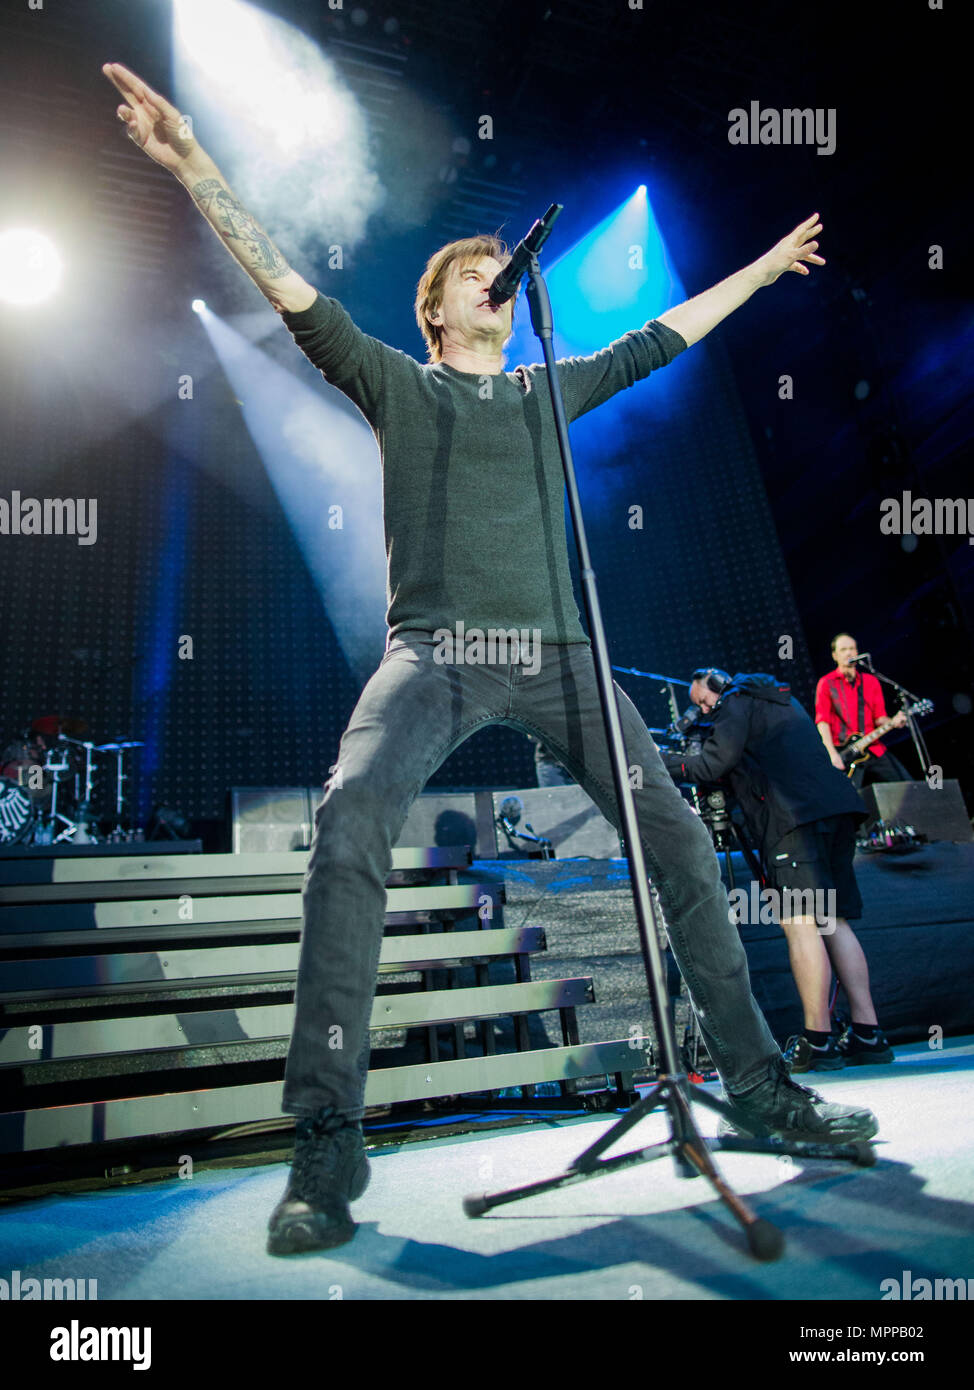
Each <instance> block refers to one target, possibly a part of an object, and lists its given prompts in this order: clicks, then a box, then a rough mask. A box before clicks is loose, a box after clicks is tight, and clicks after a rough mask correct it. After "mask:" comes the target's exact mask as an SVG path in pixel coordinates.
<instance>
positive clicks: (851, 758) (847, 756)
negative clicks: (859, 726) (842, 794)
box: [837, 700, 933, 777]
mask: <svg viewBox="0 0 974 1390" xmlns="http://www.w3.org/2000/svg"><path fill="white" fill-rule="evenodd" d="M906 713H907V715H908V716H909V717H910V718H911V719H912V718H913V717H914V716H916V715H920V714H932V713H933V701H932V700H917V702H916V704H915V705H911V706H910V708H909V709H908V710H907V711H906ZM895 718H896V716H895V714H894V715H893V716H892V717H891V718H889V719H883V720H882V721H881V722H880V723H879V724H877V725H876V727H875V729H873V730H872V731H871V732H870V733H868V734H853V735H852V736H851V737H850V738H847V739H846V741H845V743H843V744H841V745H840V746H839V748H838V749H837V752H838V753H839V756H840V757H841V758H842V761H843V762H844V763H845V765H846V767H847V768H848V769H849V770H848V772H847V773H846V776H847V777H851V776H852V774H853V773H854V772H855V770H856V768H857V767H858V766H859V764H860V763H864V762H865V761H866V759H867V758H868V757H869V745H870V744H871V743H875V742H876V740H877V739H879V738H882V737H883V734H888V733H889V731H890V729H891V728H892V727H893V720H894V719H895Z"/></svg>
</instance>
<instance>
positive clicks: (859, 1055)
mask: <svg viewBox="0 0 974 1390" xmlns="http://www.w3.org/2000/svg"><path fill="white" fill-rule="evenodd" d="M837 1047H838V1051H839V1054H840V1055H841V1056H842V1057H843V1058H844V1060H845V1062H846V1063H847V1065H848V1066H850V1067H868V1066H870V1065H879V1064H881V1063H883V1062H892V1061H893V1058H894V1057H895V1055H896V1054H895V1053H894V1052H893V1049H892V1048H891V1047H890V1045H889V1042H888V1040H887V1038H886V1035H885V1033H883V1032H882V1030H881V1029H879V1028H877V1029H876V1036H875V1038H874V1040H873V1041H872V1042H871V1043H869V1042H863V1040H862V1038H860V1036H859V1034H858V1033H854V1032H853V1031H852V1024H851V1023H850V1024H849V1025H848V1026H847V1027H846V1029H845V1032H844V1033H843V1034H842V1036H841V1037H840V1038H839V1041H838V1044H837Z"/></svg>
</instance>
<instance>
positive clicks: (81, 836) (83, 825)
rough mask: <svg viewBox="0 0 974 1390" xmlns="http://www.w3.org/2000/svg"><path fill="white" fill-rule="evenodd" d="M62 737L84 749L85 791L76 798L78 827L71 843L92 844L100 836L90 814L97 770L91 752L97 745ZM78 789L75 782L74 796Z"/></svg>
mask: <svg viewBox="0 0 974 1390" xmlns="http://www.w3.org/2000/svg"><path fill="white" fill-rule="evenodd" d="M63 738H64V742H65V743H73V744H75V745H76V746H77V747H78V748H83V749H84V750H85V793H84V796H83V797H81V798H80V799H79V800H78V806H77V810H76V811H75V815H76V816H77V817H78V821H77V827H78V828H77V834H76V835H75V837H74V841H73V843H74V844H76V845H94V844H97V843H98V842H99V840H100V838H101V837H100V835H99V834H98V826H97V822H96V821H95V820H94V818H93V816H92V814H91V793H92V789H93V785H94V775H95V773H96V772H97V771H98V764H97V763H96V762H95V761H94V758H93V754H94V753H95V752H97V749H98V745H97V744H95V743H88V742H82V740H81V739H77V738H68V737H67V735H63ZM79 791H80V787H78V786H77V783H76V787H75V796H76V797H77V795H78V792H79Z"/></svg>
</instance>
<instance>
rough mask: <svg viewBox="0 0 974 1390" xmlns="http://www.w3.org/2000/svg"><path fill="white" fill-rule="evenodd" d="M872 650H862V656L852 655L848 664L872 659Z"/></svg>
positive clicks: (851, 664)
mask: <svg viewBox="0 0 974 1390" xmlns="http://www.w3.org/2000/svg"><path fill="white" fill-rule="evenodd" d="M872 659H873V657H872V652H863V654H862V656H853V657H850V659H849V665H850V666H855V664H856V662H857V661H872Z"/></svg>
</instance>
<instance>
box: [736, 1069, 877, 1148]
mask: <svg viewBox="0 0 974 1390" xmlns="http://www.w3.org/2000/svg"><path fill="white" fill-rule="evenodd" d="M724 1098H725V1100H726V1101H727V1103H728V1105H730V1107H731V1110H732V1117H731V1120H730V1121H728V1120H723V1119H722V1120H721V1122H720V1124H719V1126H718V1128H717V1133H718V1136H720V1135H728V1134H730V1135H739V1136H741V1137H742V1138H745V1139H787V1140H790V1141H791V1142H792V1143H800V1144H849V1143H852V1142H854V1141H855V1140H857V1139H871V1138H872V1137H873V1135H874V1134H876V1133H877V1132H878V1130H879V1123H878V1121H877V1119H876V1116H875V1115H874V1114H873V1113H872V1111H871V1110H866V1109H865V1108H864V1107H854V1106H845V1105H830V1104H828V1103H827V1102H826V1101H825V1100H824V1099H823V1097H822V1096H820V1095H819V1094H818V1092H817V1091H810V1090H808V1089H807V1088H806V1087H805V1086H799V1084H798V1082H797V1081H792V1079H791V1077H790V1076H789V1075H788V1074H787V1072H781V1073H778V1074H776V1075H774V1076H772V1077H771V1078H770V1079H769V1080H768V1081H764V1082H762V1083H761V1085H760V1086H755V1087H754V1089H753V1090H751V1091H748V1092H747V1093H746V1095H743V1096H734V1095H730V1094H729V1093H726V1092H725V1096H724Z"/></svg>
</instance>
